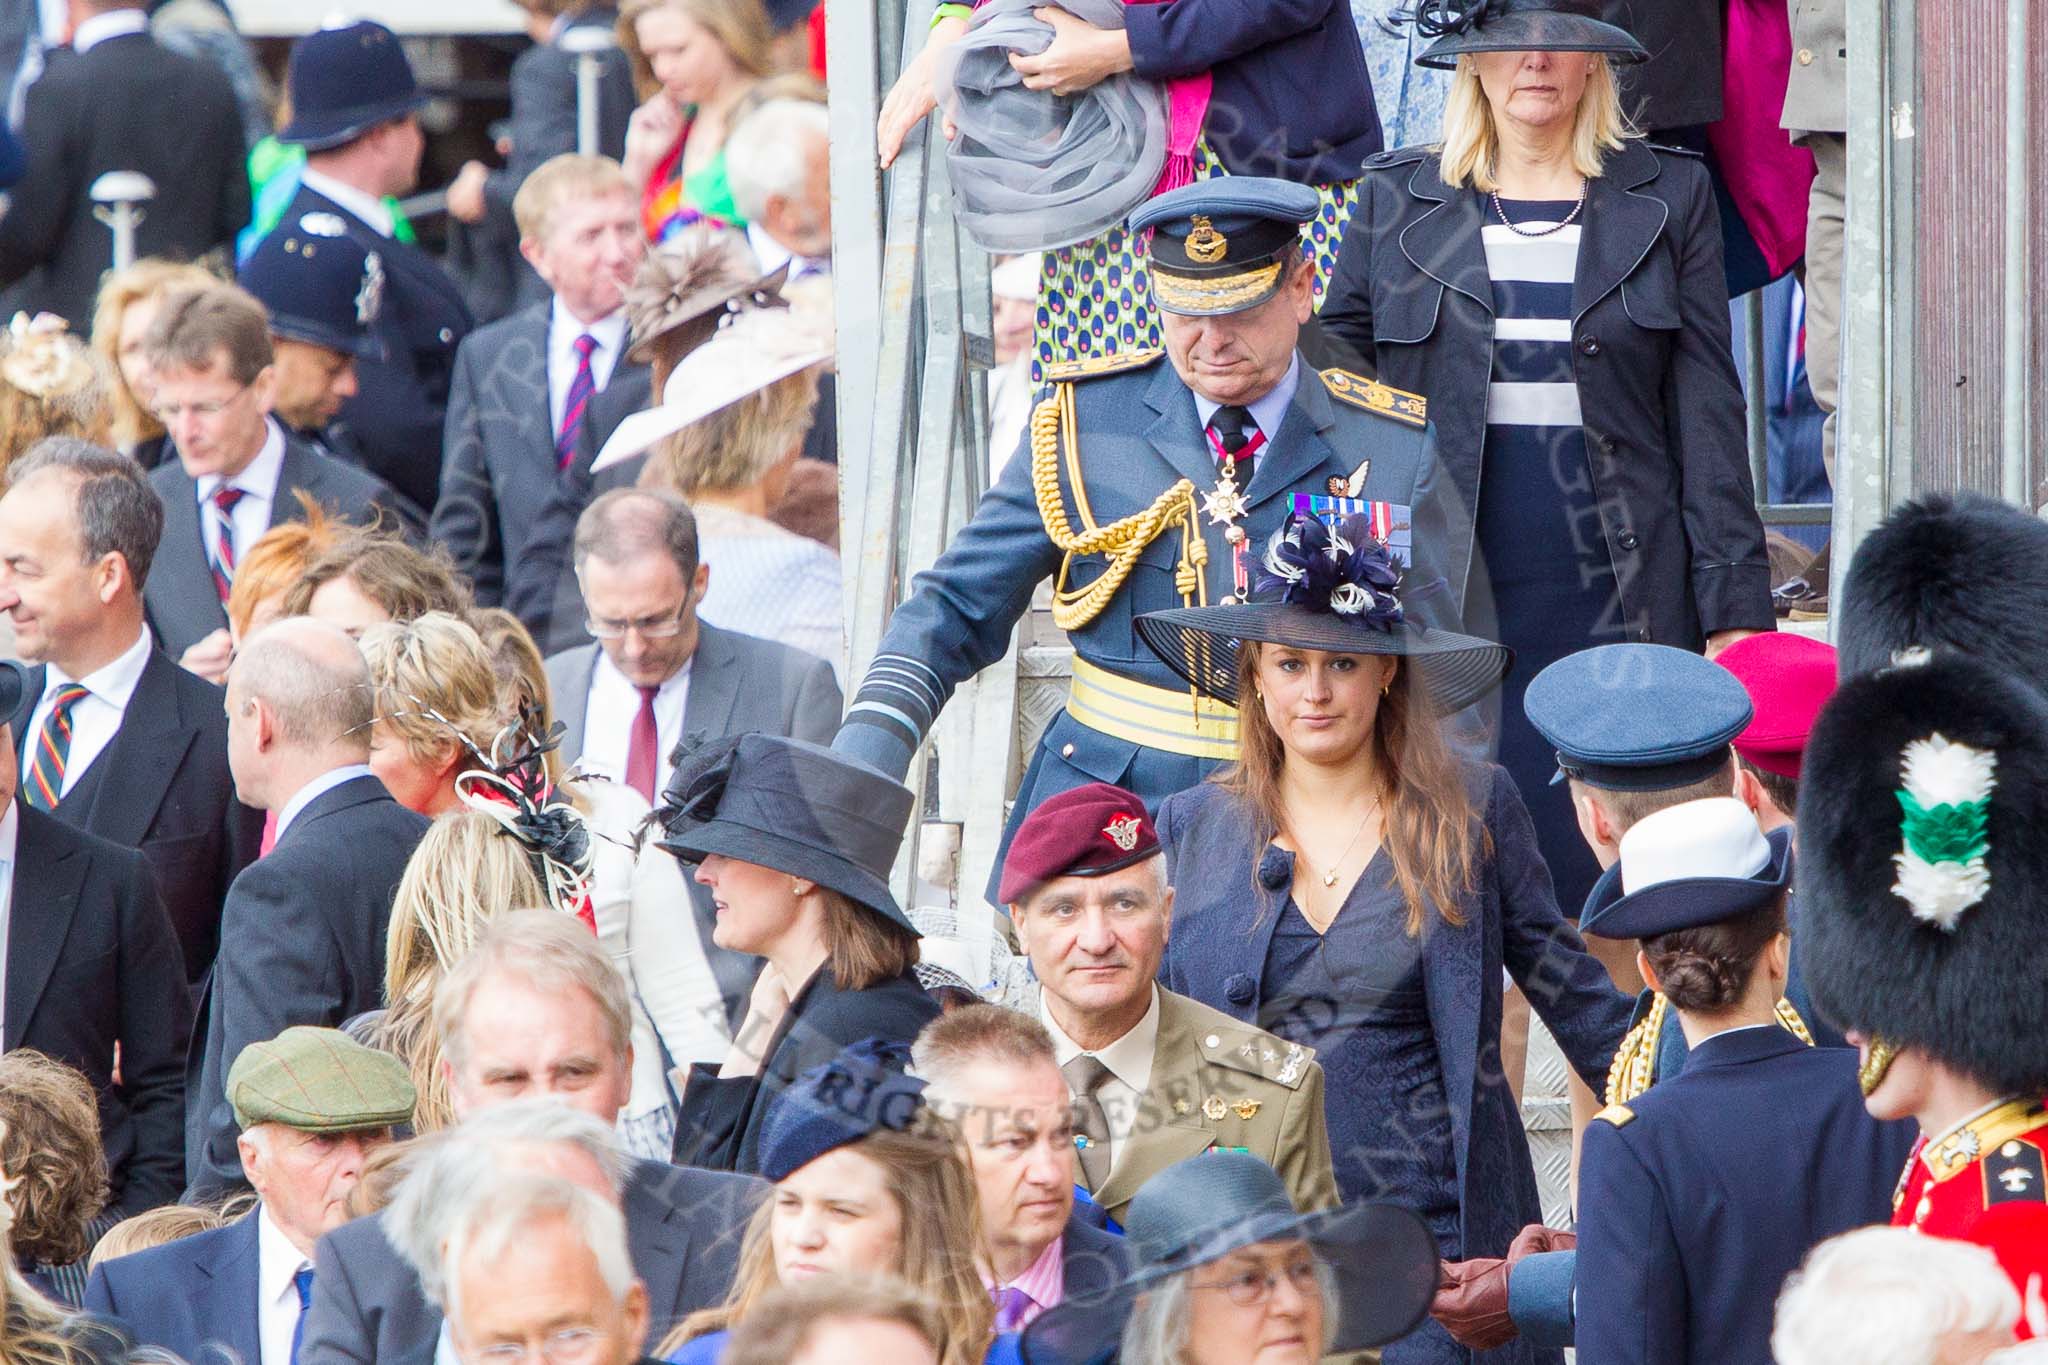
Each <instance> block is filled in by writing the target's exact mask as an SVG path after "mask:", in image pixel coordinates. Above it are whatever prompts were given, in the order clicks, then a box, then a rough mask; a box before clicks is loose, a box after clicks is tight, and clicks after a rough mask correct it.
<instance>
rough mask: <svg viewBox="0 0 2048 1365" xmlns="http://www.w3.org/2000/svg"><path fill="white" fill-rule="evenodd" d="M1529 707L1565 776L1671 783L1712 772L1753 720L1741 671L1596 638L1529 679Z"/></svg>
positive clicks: (1635, 786) (1597, 781) (1633, 785)
mask: <svg viewBox="0 0 2048 1365" xmlns="http://www.w3.org/2000/svg"><path fill="white" fill-rule="evenodd" d="M1522 709H1523V710H1524V711H1526V712H1527V713H1528V716H1529V723H1530V724H1531V725H1533V726H1535V727H1536V732H1537V733H1538V734H1540V735H1542V736H1543V738H1545V739H1546V740H1548V741H1550V744H1551V746H1552V747H1553V748H1555V749H1556V750H1557V767H1558V777H1557V778H1553V779H1552V780H1553V781H1557V780H1561V779H1562V778H1565V777H1576V778H1578V779H1579V780H1580V781H1581V782H1584V783H1585V784H1586V785H1587V786H1589V787H1601V788H1605V789H1607V790H1610V791H1670V790H1672V789H1673V788H1675V787H1686V786H1690V785H1692V784H1693V783H1695V782H1698V781H1700V780H1702V779H1703V778H1706V777H1708V776H1710V775H1711V774H1712V773H1713V772H1714V770H1715V769H1716V768H1719V767H1720V766H1721V765H1722V764H1724V763H1726V762H1727V761H1728V745H1729V742H1730V741H1732V740H1733V739H1734V738H1735V737H1736V736H1737V735H1739V734H1741V733H1742V730H1743V727H1744V726H1746V725H1748V724H1749V721H1750V716H1751V714H1752V708H1751V707H1750V704H1749V694H1748V693H1747V692H1744V691H1743V690H1742V684H1741V683H1739V682H1737V681H1736V680H1735V675H1734V674H1732V673H1730V672H1729V671H1728V670H1727V669H1725V668H1722V667H1721V666H1720V665H1719V664H1713V663H1709V662H1707V660H1706V659H1705V658H1703V657H1701V656H1700V655H1698V654H1694V653H1692V652H1691V651H1690V650H1684V649H1673V648H1672V647H1671V646H1669V645H1638V644H1621V645H1597V646H1595V647H1594V648H1592V649H1582V650H1580V651H1579V652H1578V653H1576V654H1568V655H1566V656H1565V657H1564V658H1562V659H1559V660H1558V661H1557V662H1556V663H1554V664H1552V665H1550V667H1548V668H1546V669H1544V670H1543V671H1542V672H1541V673H1538V674H1537V675H1536V676H1535V677H1534V678H1531V679H1530V680H1529V688H1528V691H1526V692H1525V693H1523V695H1522Z"/></svg>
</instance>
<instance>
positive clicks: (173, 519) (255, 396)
mask: <svg viewBox="0 0 2048 1365" xmlns="http://www.w3.org/2000/svg"><path fill="white" fill-rule="evenodd" d="M143 348H144V350H145V351H146V352H147V354H148V356H149V363H150V367H151V369H152V370H153V371H154V374H155V377H156V379H157V390H156V407H157V412H158V413H159V414H160V415H161V416H162V417H163V418H164V426H165V428H166V429H167V430H168V431H169V433H170V438H171V442H172V444H173V446H174V447H175V449H176V451H177V458H176V459H175V460H166V461H165V462H164V463H163V464H161V465H159V466H157V468H156V469H154V470H152V471H151V473H150V476H149V478H150V483H151V485H152V486H153V487H154V488H155V489H156V493H157V496H158V497H159V498H161V499H162V500H163V504H164V533H163V543H162V545H161V546H160V547H159V551H158V555H157V562H156V572H155V573H153V574H151V575H150V578H149V582H148V585H147V587H146V588H145V589H144V591H143V601H144V604H145V606H146V607H147V609H148V613H149V623H150V626H151V628H152V629H153V630H155V632H156V636H157V639H158V640H159V641H160V642H161V643H162V645H163V647H164V649H165V651H166V652H168V653H170V654H172V655H174V656H176V657H177V658H178V659H179V661H180V662H181V663H183V664H184V665H185V666H186V667H188V668H191V669H193V670H194V671H195V672H197V673H200V674H202V675H204V676H209V677H218V676H220V674H221V673H222V671H223V670H224V669H225V668H226V667H227V660H228V654H229V642H228V629H227V626H228V618H227V599H228V590H229V588H231V587H232V586H233V584H234V580H235V564H236V562H237V561H238V560H239V559H240V557H241V556H242V555H244V554H246V553H248V550H249V547H250V546H251V545H253V544H255V543H256V541H257V539H258V538H260V537H261V536H262V534H263V533H264V532H265V531H267V530H269V529H270V527H271V526H273V525H275V524H277V523H278V522H283V521H296V520H299V519H300V518H302V517H303V516H304V515H305V511H304V509H303V508H302V507H301V506H300V504H299V500H298V498H297V497H296V496H295V494H298V493H302V492H303V493H305V494H307V495H308V496H310V497H311V498H312V499H313V500H314V501H315V502H316V503H318V504H320V505H322V506H324V507H325V508H326V509H327V511H328V514H329V515H331V516H336V517H341V518H345V519H347V520H349V521H352V522H358V523H368V522H372V521H375V520H376V519H377V518H378V516H379V514H380V513H381V512H385V511H389V512H392V513H394V514H397V513H398V512H399V510H400V509H399V508H398V505H397V499H396V498H395V497H394V496H393V494H392V491H391V489H390V488H389V487H387V486H386V485H385V484H384V483H383V482H382V481H380V480H378V479H376V478H374V477H372V476H371V475H368V474H365V473H364V472H363V471H362V470H360V469H357V468H355V467H354V466H352V465H345V464H343V463H341V462H340V461H339V460H330V459H327V458H326V457H324V456H321V455H317V454H315V453H314V452H313V451H312V450H311V449H310V448H308V447H307V446H306V445H304V444H303V443H301V442H299V441H297V440H295V439H293V438H292V437H290V436H287V435H286V434H285V432H284V428H283V427H281V426H280V425H279V424H278V422H277V420H276V419H275V418H274V417H272V416H271V413H270V409H271V404H272V402H273V400H274V397H275V394H276V385H277V371H276V369H275V368H274V365H273V361H274V359H275V355H276V353H275V351H274V350H273V348H272V346H271V341H270V323H269V320H268V318H267V317H266V316H265V314H264V311H263V305H261V304H260V303H258V302H256V300H255V299H253V298H251V297H250V296H249V295H248V294H246V293H244V292H243V291H242V290H241V289H239V288H237V287H236V286H234V285H231V284H221V285H214V286H211V287H209V288H206V289H196V290H190V291H187V292H184V293H180V294H174V295H172V296H170V297H169V298H166V299H165V300H164V301H163V302H162V303H161V304H160V305H159V308H158V312H157V316H156V320H155V321H154V322H152V323H151V324H150V328H149V331H148V333H147V334H146V335H145V337H144V341H143Z"/></svg>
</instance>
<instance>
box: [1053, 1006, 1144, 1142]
mask: <svg viewBox="0 0 2048 1365" xmlns="http://www.w3.org/2000/svg"><path fill="white" fill-rule="evenodd" d="M1038 1018H1039V1021H1040V1022H1041V1023H1043V1024H1044V1025H1045V1028H1046V1031H1047V1032H1048V1033H1050V1034H1052V1050H1053V1055H1054V1056H1055V1057H1056V1058H1057V1059H1058V1060H1059V1064H1060V1066H1061V1068H1062V1069H1064V1068H1065V1067H1066V1065H1067V1063H1068V1062H1071V1061H1073V1060H1074V1058H1076V1057H1078V1056H1080V1055H1081V1054H1082V1053H1083V1052H1086V1051H1087V1050H1088V1049H1086V1048H1084V1047H1082V1046H1081V1045H1080V1044H1079V1043H1077V1042H1075V1041H1074V1040H1073V1039H1072V1038H1069V1037H1068V1036H1067V1035H1066V1034H1065V1033H1064V1032H1062V1031H1061V1029H1060V1026H1059V1022H1058V1021H1057V1020H1055V1019H1054V1018H1053V1017H1052V1010H1051V1009H1049V1008H1047V1006H1046V1003H1045V992H1044V991H1040V992H1039V994H1038ZM1158 1045H1159V988H1158V987H1157V986H1154V987H1153V988H1152V1004H1151V1006H1150V1007H1149V1008H1148V1009H1147V1010H1146V1011H1145V1017H1144V1018H1142V1019H1140V1020H1139V1021H1138V1022H1137V1024H1136V1026H1134V1027H1133V1028H1132V1029H1131V1031H1130V1032H1129V1033H1126V1034H1125V1035H1124V1036H1123V1037H1121V1038H1119V1039H1117V1040H1116V1041H1115V1042H1113V1043H1111V1044H1110V1045H1109V1046H1108V1047H1104V1048H1097V1049H1096V1050H1095V1060H1096V1061H1098V1062H1101V1063H1102V1064H1103V1065H1104V1066H1106V1067H1108V1068H1109V1079H1108V1080H1106V1081H1104V1082H1103V1083H1102V1084H1101V1085H1100V1086H1098V1087H1097V1088H1096V1091H1095V1098H1096V1100H1097V1101H1098V1102H1099V1103H1100V1104H1101V1105H1102V1116H1103V1117H1104V1118H1106V1119H1108V1120H1109V1155H1110V1164H1111V1166H1112V1168H1114V1166H1115V1164H1116V1162H1117V1160H1118V1159H1119V1158H1120V1157H1121V1156H1122V1154H1123V1148H1124V1141H1125V1139H1127V1138H1129V1137H1130V1135H1131V1131H1132V1130H1133V1129H1134V1128H1136V1127H1137V1126H1138V1110H1139V1108H1140V1107H1141V1104H1142V1101H1143V1100H1144V1098H1145V1092H1146V1091H1147V1090H1148V1089H1150V1088H1151V1086H1152V1053H1153V1051H1154V1050H1155V1049H1156V1048H1157V1047H1158Z"/></svg>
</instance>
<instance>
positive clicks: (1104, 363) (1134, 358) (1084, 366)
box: [1045, 346, 1166, 384]
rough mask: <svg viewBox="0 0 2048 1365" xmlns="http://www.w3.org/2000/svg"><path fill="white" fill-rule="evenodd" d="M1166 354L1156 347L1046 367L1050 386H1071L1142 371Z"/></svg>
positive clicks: (1058, 361)
mask: <svg viewBox="0 0 2048 1365" xmlns="http://www.w3.org/2000/svg"><path fill="white" fill-rule="evenodd" d="M1165 354H1166V352H1165V351H1164V350H1163V349H1161V348H1159V347H1157V346H1154V347H1152V348H1150V349H1148V350H1138V351H1119V352H1117V353H1116V354H1115V355H1084V356H1081V357H1080V358H1078V359H1076V360H1055V361H1054V362H1053V363H1052V364H1050V365H1048V366H1046V367H1045V380H1046V382H1047V383H1048V384H1071V383H1073V382H1074V381H1075V380H1077V379H1100V378H1101V377H1102V376H1103V375H1106V374H1123V373H1124V372H1125V371H1127V370H1142V369H1144V368H1145V367H1146V366H1147V365H1150V364H1152V363H1153V362H1154V361H1156V360H1158V359H1159V357H1161V356H1163V355H1165Z"/></svg>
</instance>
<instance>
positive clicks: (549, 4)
mask: <svg viewBox="0 0 2048 1365" xmlns="http://www.w3.org/2000/svg"><path fill="white" fill-rule="evenodd" d="M520 8H521V9H523V10H525V11H526V32H527V36H528V37H530V38H532V39H533V46H532V47H529V48H527V49H526V51H524V52H522V53H520V54H519V55H518V56H517V57H516V58H514V59H513V61H512V120H511V132H510V134H509V137H508V140H509V141H510V142H511V144H512V149H511V153H510V154H509V155H508V156H507V157H506V158H505V165H504V168H503V169H502V170H495V171H494V170H491V169H490V168H489V167H487V166H485V165H484V164H483V163H482V162H481V161H472V162H469V163H468V164H466V165H465V166H463V168H462V170H461V172H460V173H459V174H457V175H456V177H455V180H454V183H452V184H450V185H449V186H448V214H449V216H450V217H452V218H454V219H456V220H457V221H459V222H463V223H469V224H472V225H474V224H477V223H481V222H482V221H483V220H484V218H485V217H486V216H487V215H488V216H489V217H490V218H491V219H492V221H493V222H494V223H502V222H505V221H507V220H509V219H511V218H512V217H513V207H512V201H513V199H514V198H515V197H516V196H517V194H518V192H519V187H520V186H521V185H523V184H525V183H526V179H527V177H528V176H530V175H532V174H533V173H534V171H536V170H538V169H539V168H540V167H541V166H542V165H543V164H544V163H546V162H547V161H549V160H551V159H553V158H555V157H558V156H560V155H562V154H563V153H564V152H574V151H578V150H581V149H580V148H578V146H577V145H576V144H577V121H578V119H579V118H580V117H581V101H580V100H579V98H578V95H577V77H576V73H577V68H578V67H579V66H580V64H581V61H582V58H581V57H580V56H579V55H578V51H579V48H580V46H581V45H582V44H584V43H589V42H607V43H608V44H609V45H607V46H605V47H603V49H602V50H600V51H599V52H597V53H596V58H597V64H598V81H597V146H596V147H595V148H593V149H592V150H593V151H595V152H596V153H597V154H598V155H599V156H608V157H611V158H612V159H613V160H617V159H618V158H619V157H622V156H624V155H625V154H626V123H627V121H628V120H629V119H631V118H632V116H633V110H634V108H635V107H636V106H637V105H638V104H639V98H638V97H637V96H636V95H635V94H634V93H633V67H632V63H631V62H629V61H628V60H627V58H626V54H625V52H624V51H622V50H621V49H620V48H619V47H618V46H617V44H616V42H611V41H610V40H611V39H612V35H613V32H614V30H615V29H616V28H617V27H618V22H619V12H618V11H617V10H616V9H614V8H613V7H612V6H610V5H603V4H597V5H574V4H570V5H564V4H562V3H560V0H525V3H523V4H522V5H521V6H520ZM509 264H511V265H512V266H513V270H514V274H513V278H512V280H511V281H509V283H510V285H511V289H512V293H513V297H514V299H515V301H516V304H517V306H519V307H522V308H523V307H530V306H531V305H533V304H536V303H544V302H546V301H547V298H548V294H549V292H550V288H551V287H550V286H549V284H548V283H547V282H546V280H545V279H544V277H543V276H541V275H540V274H537V273H536V272H535V271H534V270H532V269H531V268H529V267H528V265H527V264H525V263H524V262H521V261H519V260H517V259H515V260H513V261H511V262H510V263H509Z"/></svg>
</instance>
